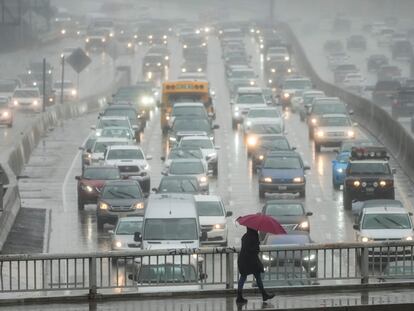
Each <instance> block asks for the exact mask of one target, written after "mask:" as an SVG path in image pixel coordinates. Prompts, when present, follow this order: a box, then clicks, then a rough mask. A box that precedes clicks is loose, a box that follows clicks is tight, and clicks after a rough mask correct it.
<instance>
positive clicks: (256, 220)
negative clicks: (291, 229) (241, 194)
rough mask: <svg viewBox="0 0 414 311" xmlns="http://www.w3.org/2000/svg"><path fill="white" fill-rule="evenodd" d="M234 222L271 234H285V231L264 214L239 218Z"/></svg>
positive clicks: (274, 220)
mask: <svg viewBox="0 0 414 311" xmlns="http://www.w3.org/2000/svg"><path fill="white" fill-rule="evenodd" d="M236 221H237V222H238V223H239V224H241V225H242V226H245V227H248V228H250V229H254V230H257V231H261V232H266V233H272V234H286V230H285V229H284V228H283V227H282V225H281V224H280V223H279V222H278V221H277V220H276V219H274V218H273V217H271V216H268V215H264V214H260V213H259V214H251V215H246V216H240V217H239V218H237V219H236Z"/></svg>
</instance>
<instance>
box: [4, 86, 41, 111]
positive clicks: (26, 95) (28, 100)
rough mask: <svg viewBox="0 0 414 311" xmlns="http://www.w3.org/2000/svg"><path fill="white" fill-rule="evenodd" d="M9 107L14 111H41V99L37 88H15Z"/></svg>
mask: <svg viewBox="0 0 414 311" xmlns="http://www.w3.org/2000/svg"><path fill="white" fill-rule="evenodd" d="M11 105H12V107H13V108H14V109H24V110H32V111H34V112H40V111H42V98H41V96H40V92H39V89H38V88H34V87H32V88H17V89H16V90H15V91H14V93H13V96H12V100H11Z"/></svg>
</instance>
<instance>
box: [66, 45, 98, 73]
mask: <svg viewBox="0 0 414 311" xmlns="http://www.w3.org/2000/svg"><path fill="white" fill-rule="evenodd" d="M66 61H67V63H68V64H69V65H70V66H71V67H72V68H73V70H75V71H76V72H77V73H81V72H82V71H83V70H84V69H85V68H86V67H88V65H89V64H90V63H91V62H92V60H91V58H90V57H89V56H88V55H86V53H85V52H84V51H83V50H82V49H81V48H77V49H76V50H74V51H73V52H72V54H70V55H69V57H68V58H67V60H66Z"/></svg>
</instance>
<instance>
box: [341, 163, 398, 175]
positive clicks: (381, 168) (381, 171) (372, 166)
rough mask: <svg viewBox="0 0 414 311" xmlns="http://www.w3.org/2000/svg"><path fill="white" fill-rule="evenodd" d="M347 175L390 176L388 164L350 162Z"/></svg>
mask: <svg viewBox="0 0 414 311" xmlns="http://www.w3.org/2000/svg"><path fill="white" fill-rule="evenodd" d="M349 174H352V175H358V174H372V175H389V174H391V172H390V168H389V166H388V163H386V162H367V161H362V162H352V163H350V164H349Z"/></svg>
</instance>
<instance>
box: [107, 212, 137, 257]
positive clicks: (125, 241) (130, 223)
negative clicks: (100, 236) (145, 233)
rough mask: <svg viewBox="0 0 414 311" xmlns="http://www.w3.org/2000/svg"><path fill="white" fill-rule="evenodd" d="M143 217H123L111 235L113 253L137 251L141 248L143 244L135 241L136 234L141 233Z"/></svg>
mask: <svg viewBox="0 0 414 311" xmlns="http://www.w3.org/2000/svg"><path fill="white" fill-rule="evenodd" d="M143 219H144V218H143V217H140V216H134V217H121V218H118V223H117V224H116V227H115V229H114V230H109V231H108V233H110V234H111V249H112V250H113V251H136V250H138V249H140V248H141V242H136V241H134V234H135V232H141V230H142V222H143Z"/></svg>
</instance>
